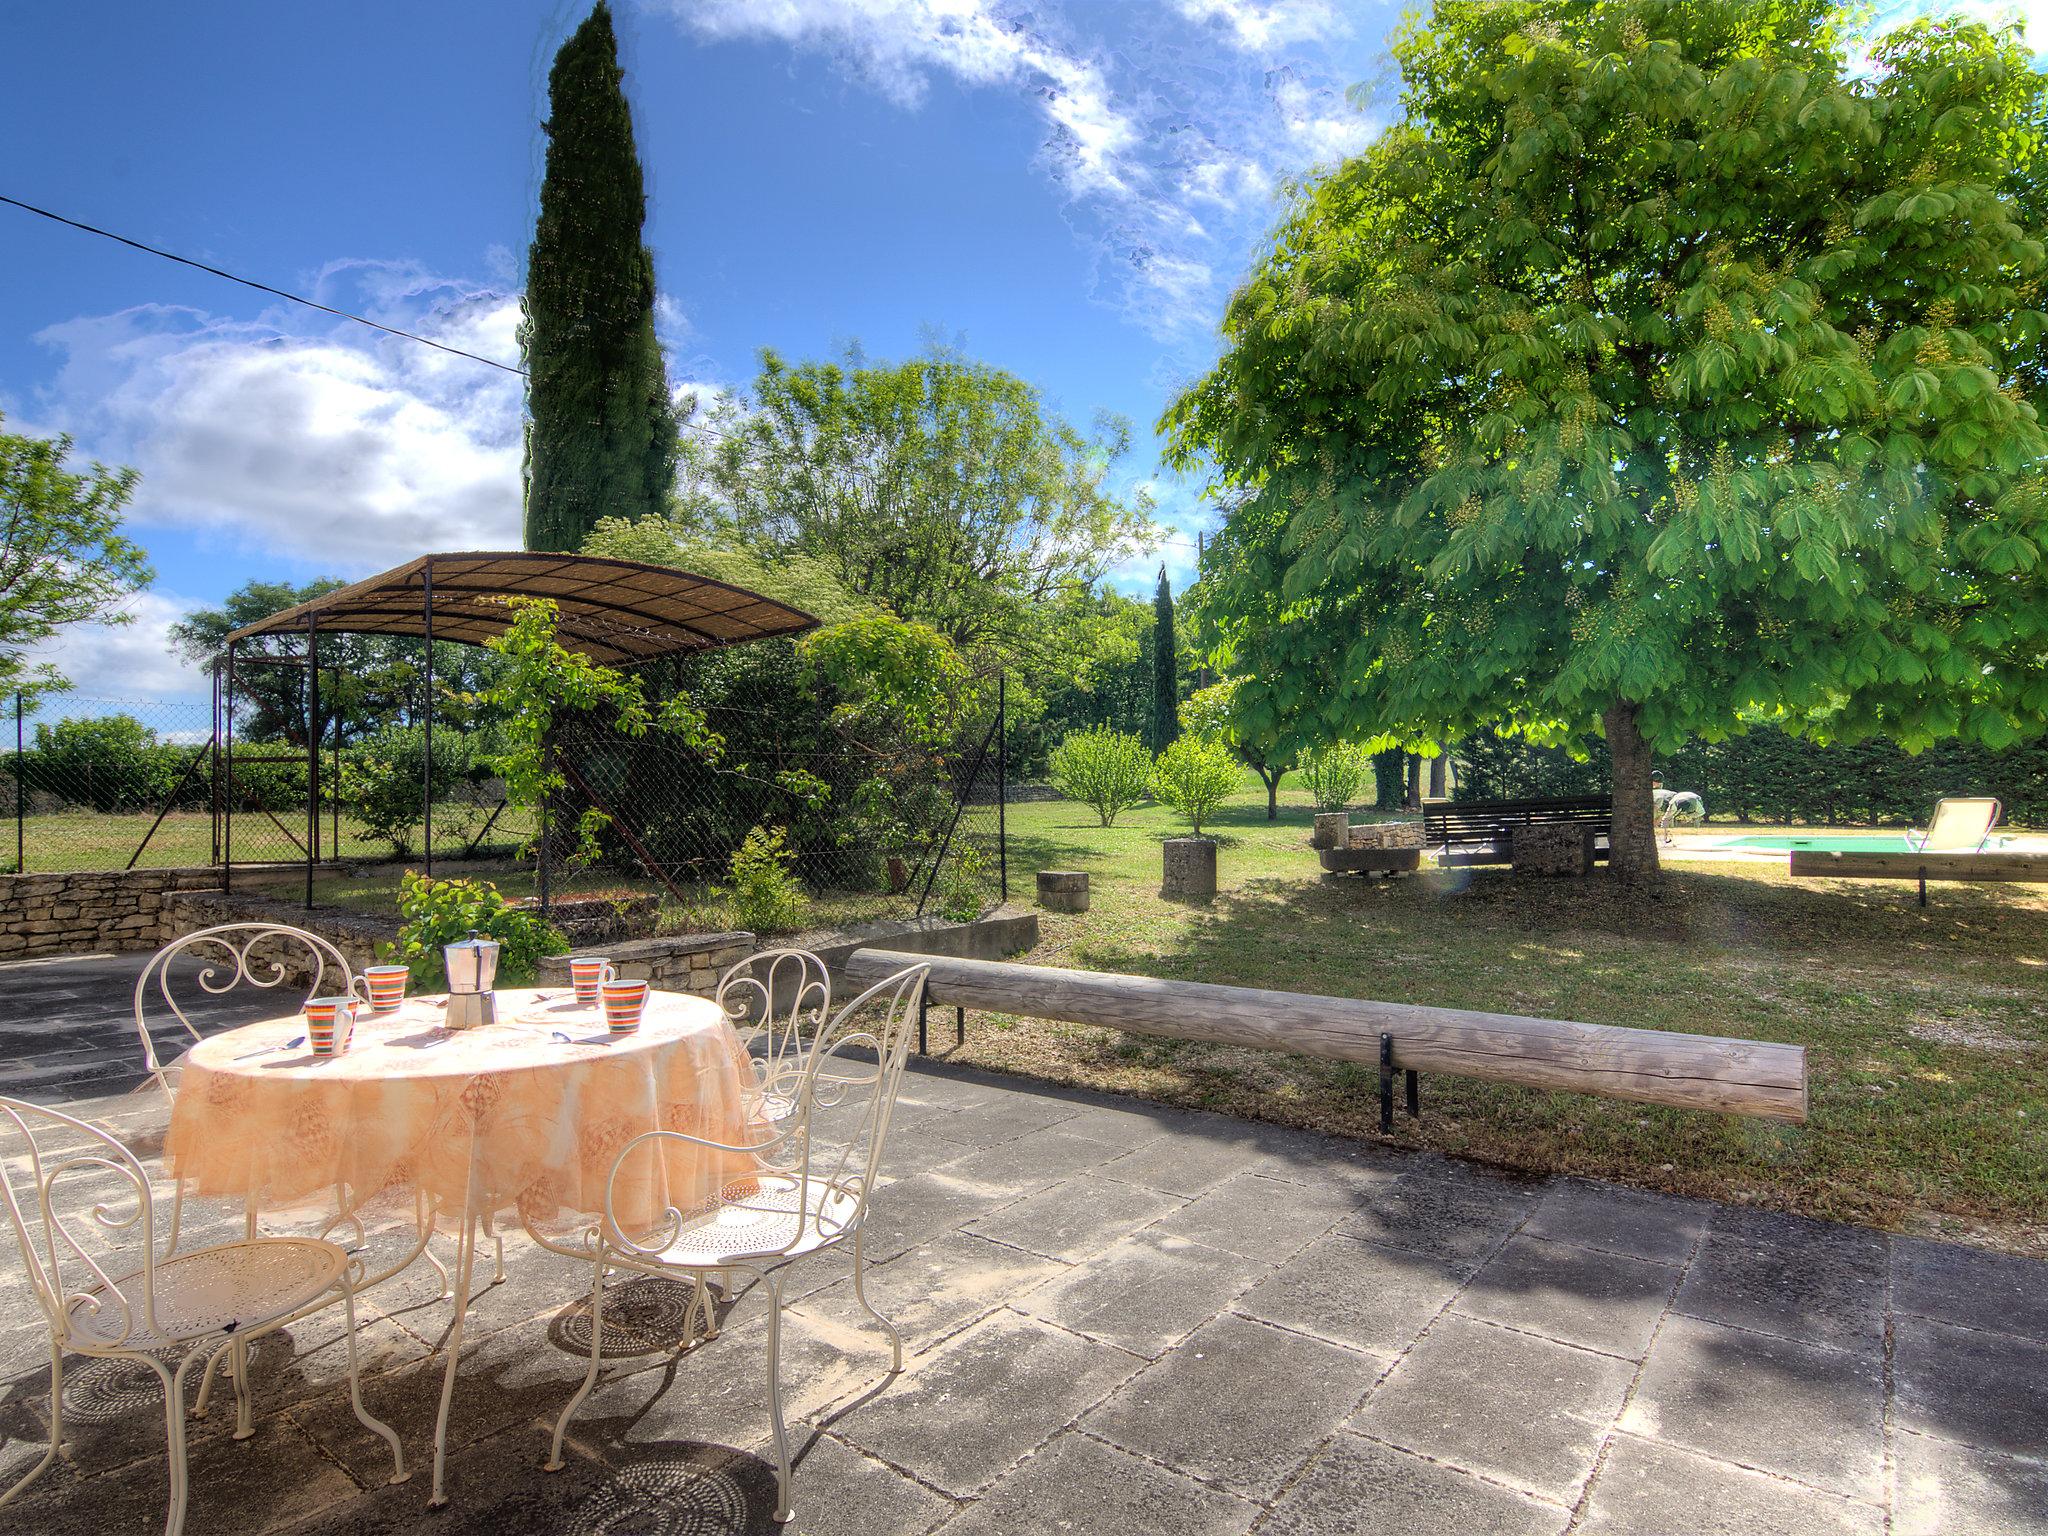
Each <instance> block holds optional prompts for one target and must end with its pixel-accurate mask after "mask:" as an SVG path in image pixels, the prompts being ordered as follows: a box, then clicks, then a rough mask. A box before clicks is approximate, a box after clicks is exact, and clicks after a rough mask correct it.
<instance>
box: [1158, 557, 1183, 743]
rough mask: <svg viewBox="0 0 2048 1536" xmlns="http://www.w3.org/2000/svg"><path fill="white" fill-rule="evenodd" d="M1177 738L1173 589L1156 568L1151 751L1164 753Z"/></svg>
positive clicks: (1177, 674)
mask: <svg viewBox="0 0 2048 1536" xmlns="http://www.w3.org/2000/svg"><path fill="white" fill-rule="evenodd" d="M1178 735H1180V656H1179V655H1178V653H1177V652H1176V651H1175V649H1174V643H1173V588H1172V587H1170V586H1168V585H1167V584H1166V567H1165V566H1163V565H1162V566H1160V567H1159V590H1158V591H1157V592H1155V593H1153V594H1152V750H1153V751H1154V752H1164V751H1165V750H1166V749H1167V747H1168V746H1169V745H1171V744H1172V742H1173V739H1174V738H1175V737H1176V736H1178Z"/></svg>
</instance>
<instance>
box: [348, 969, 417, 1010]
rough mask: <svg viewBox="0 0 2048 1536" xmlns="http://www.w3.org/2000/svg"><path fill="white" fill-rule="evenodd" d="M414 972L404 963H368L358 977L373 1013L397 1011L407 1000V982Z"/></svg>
mask: <svg viewBox="0 0 2048 1536" xmlns="http://www.w3.org/2000/svg"><path fill="white" fill-rule="evenodd" d="M411 979H412V972H411V971H409V970H407V969H406V968H405V967H404V966H402V965H368V966H364V967H363V974H362V975H360V976H358V977H357V978H356V982H357V984H358V985H359V986H360V987H361V988H362V990H363V992H364V994H365V995H366V996H367V997H368V998H369V1001H370V1012H372V1013H395V1012H397V1010H398V1007H399V1005H400V1004H401V1003H403V1002H404V1001H405V984H406V982H408V981H409V980H411Z"/></svg>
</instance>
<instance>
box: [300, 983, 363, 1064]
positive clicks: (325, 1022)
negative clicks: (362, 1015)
mask: <svg viewBox="0 0 2048 1536" xmlns="http://www.w3.org/2000/svg"><path fill="white" fill-rule="evenodd" d="M356 1007H357V1003H356V999H355V997H354V996H353V995H351V996H348V997H309V998H307V999H306V1044H307V1045H308V1046H310V1047H311V1048H312V1051H313V1054H314V1055H315V1056H338V1055H340V1054H341V1053H342V1052H343V1051H345V1050H347V1049H348V1037H349V1034H350V1032H351V1031H353V1030H354V1028H355V1022H356Z"/></svg>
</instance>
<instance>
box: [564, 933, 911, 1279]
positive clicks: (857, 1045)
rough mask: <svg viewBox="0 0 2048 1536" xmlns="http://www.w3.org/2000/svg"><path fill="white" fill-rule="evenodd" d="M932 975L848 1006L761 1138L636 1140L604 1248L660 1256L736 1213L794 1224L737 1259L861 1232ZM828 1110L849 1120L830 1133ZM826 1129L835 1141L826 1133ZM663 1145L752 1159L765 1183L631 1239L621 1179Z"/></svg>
mask: <svg viewBox="0 0 2048 1536" xmlns="http://www.w3.org/2000/svg"><path fill="white" fill-rule="evenodd" d="M928 974H929V967H927V966H922V965H913V966H907V967H905V968H904V969H903V970H901V971H898V972H896V974H894V975H893V976H886V977H884V978H883V979H882V980H880V981H878V982H876V983H875V984H874V985H873V986H871V987H869V988H868V989H867V990H866V991H865V992H863V993H861V994H860V996H858V997H856V998H854V999H853V1001H852V1002H850V1003H847V1004H846V1005H845V1006H844V1007H842V1008H841V1009H839V1011H838V1012H837V1013H835V1014H834V1015H833V1016H832V1019H831V1021H830V1022H829V1023H827V1024H826V1025H825V1026H824V1027H823V1028H822V1029H821V1030H820V1031H819V1032H818V1034H817V1037H816V1039H815V1040H813V1041H812V1042H811V1045H810V1048H809V1050H808V1051H807V1053H806V1054H805V1057H804V1066H803V1071H802V1074H801V1076H800V1077H799V1078H798V1080H797V1084H796V1091H795V1097H794V1102H793V1104H792V1106H791V1109H790V1111H789V1113H788V1114H787V1115H786V1116H784V1117H783V1118H782V1119H781V1120H779V1121H770V1122H768V1128H767V1130H766V1131H765V1133H764V1134H763V1136H762V1137H761V1139H760V1140H758V1141H755V1142H752V1143H748V1144H745V1145H740V1144H735V1143H726V1142H717V1141H711V1140H709V1139H707V1138H704V1137H701V1136H692V1135H690V1134H689V1133H687V1132H684V1131H647V1132H645V1133H643V1134H641V1135H639V1136H636V1137H635V1138H634V1139H633V1140H632V1141H630V1142H628V1143H627V1144H626V1146H625V1148H624V1149H623V1150H622V1151H621V1152H620V1153H619V1156H618V1159H617V1161H616V1162H614V1164H613V1165H612V1173H611V1178H610V1180H609V1182H608V1183H607V1185H606V1189H605V1215H604V1226H603V1228H602V1232H601V1236H602V1238H603V1240H604V1242H605V1243H607V1244H608V1245H610V1246H611V1247H612V1248H613V1249H614V1250H616V1251H617V1252H618V1253H619V1254H620V1255H622V1256H626V1257H629V1258H655V1257H658V1256H659V1255H660V1254H662V1253H664V1252H665V1251H667V1250H668V1249H669V1248H670V1247H671V1246H672V1245H673V1244H674V1242H675V1240H676V1237H677V1235H678V1234H679V1233H680V1232H681V1231H682V1230H683V1228H684V1227H685V1226H686V1225H687V1224H689V1223H691V1222H692V1221H693V1220H702V1219H703V1218H705V1217H707V1216H711V1215H714V1214H715V1213H716V1212H717V1211H718V1210H719V1209H721V1208H727V1207H730V1208H733V1209H735V1210H737V1211H740V1212H758V1213H761V1214H764V1215H765V1214H770V1213H780V1214H784V1215H786V1216H787V1217H789V1218H790V1219H789V1221H788V1222H786V1223H781V1224H777V1225H776V1227H775V1229H774V1230H775V1232H776V1235H777V1236H778V1237H779V1238H780V1241H778V1242H776V1243H774V1244H772V1245H769V1246H766V1247H755V1248H752V1249H748V1250H746V1251H745V1253H744V1254H743V1255H742V1254H738V1253H736V1254H735V1255H734V1257H736V1258H737V1257H746V1258H751V1259H754V1260H756V1261H761V1260H767V1261H771V1262H772V1261H773V1260H774V1259H776V1258H777V1257H779V1256H782V1255H786V1254H789V1253H793V1252H797V1251H805V1250H809V1249H811V1248H815V1247H818V1246H821V1245H823V1244H830V1243H833V1242H836V1241H837V1240H838V1239H839V1238H840V1237H842V1236H844V1235H846V1234H847V1233H850V1232H852V1231H853V1230H854V1229H856V1228H857V1227H858V1226H859V1225H860V1221H861V1218H862V1217H863V1216H864V1215H865V1214H866V1211H867V1200H868V1193H869V1191H870V1190H871V1189H872V1188H873V1185H874V1178H875V1174H876V1172H877V1170H878V1169H879V1168H880V1166H881V1159H882V1149H883V1146H884V1144H885V1142H886V1140H887V1137H888V1131H889V1120H890V1116H891V1115H892V1113H893V1112H894V1109H895V1104H896V1094H897V1091H898V1089H899V1088H900V1087H901V1085H902V1081H903V1072H904V1068H905V1065H906V1064H907V1062H908V1061H909V1056H910V1040H911V1036H912V1034H913V1033H914V1032H915V1031H916V1028H917V1008H918V1003H919V1001H920V1000H921V999H922V997H923V995H924V986H925V977H926V976H927V975H928ZM821 1111H822V1112H824V1113H825V1114H828V1115H836V1116H837V1117H838V1121H839V1123H837V1124H835V1125H833V1126H831V1127H829V1128H821V1126H820V1124H819V1121H820V1112H821ZM821 1129H825V1131H826V1134H823V1135H821V1134H820V1131H821ZM662 1141H682V1142H689V1143H692V1144H694V1145H697V1146H702V1147H707V1148H710V1149H712V1150H714V1151H722V1152H746V1153H751V1154H752V1155H753V1157H754V1159H755V1162H756V1163H757V1164H758V1165H759V1167H760V1170H761V1173H762V1178H760V1179H759V1180H741V1181H737V1182H736V1183H735V1184H733V1185H729V1186H727V1188H725V1189H723V1190H721V1191H719V1192H718V1193H717V1194H716V1195H715V1196H714V1197H713V1200H712V1203H711V1205H710V1206H709V1207H708V1208H706V1209H700V1210H698V1211H681V1210H677V1209H673V1208H671V1209H670V1210H668V1211H667V1212H665V1213H664V1216H663V1219H662V1221H661V1223H660V1224H659V1226H658V1227H657V1228H656V1229H655V1230H653V1231H652V1232H643V1233H638V1234H635V1233H629V1232H628V1231H626V1230H625V1229H624V1228H623V1227H622V1226H621V1224H620V1222H619V1220H618V1206H617V1204H616V1202H615V1200H614V1193H615V1191H616V1189H617V1186H618V1180H619V1175H620V1173H621V1172H622V1171H623V1170H624V1169H625V1168H626V1167H627V1164H628V1160H629V1159H631V1158H633V1157H634V1156H635V1154H636V1153H637V1154H641V1155H643V1156H644V1155H650V1154H652V1153H654V1152H656V1151H657V1150H658V1147H657V1144H658V1143H660V1142H662Z"/></svg>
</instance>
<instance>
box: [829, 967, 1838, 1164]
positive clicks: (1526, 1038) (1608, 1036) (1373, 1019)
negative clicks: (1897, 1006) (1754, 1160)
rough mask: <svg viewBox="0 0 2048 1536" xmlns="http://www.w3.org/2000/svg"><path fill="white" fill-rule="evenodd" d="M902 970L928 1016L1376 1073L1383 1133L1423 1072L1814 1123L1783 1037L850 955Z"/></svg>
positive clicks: (870, 975)
mask: <svg viewBox="0 0 2048 1536" xmlns="http://www.w3.org/2000/svg"><path fill="white" fill-rule="evenodd" d="M907 965H925V966H929V967H930V968H931V969H930V977H929V980H928V981H927V983H926V987H925V1001H926V1002H927V1003H928V1004H929V1005H931V1006H933V1007H948V1008H955V1009H966V1008H980V1009H987V1010H990V1011H993V1012H996V1013H1008V1014H1016V1015H1019V1016H1021V1017H1024V1018H1036V1019H1057V1020H1062V1021H1064V1022H1066V1023H1070V1024H1099V1025H1104V1026H1107V1027H1108V1028H1111V1029H1121V1030H1126V1031H1128V1032H1129V1033H1131V1034H1136V1035H1152V1036H1156V1037H1161V1038H1165V1039H1169V1040H1203V1041H1208V1042H1210V1043H1212V1044H1216V1045H1237V1046H1250V1047H1252V1048H1255V1049H1263V1050H1273V1051H1291V1052H1295V1053H1297V1054H1300V1055H1303V1056H1318V1057H1322V1058H1324V1059H1325V1060H1331V1061H1351V1062H1358V1063H1361V1064H1365V1065H1372V1064H1377V1065H1378V1067H1379V1069H1380V1125H1381V1128H1382V1129H1383V1130H1384V1129H1387V1128H1388V1126H1389V1124H1390V1122H1391V1119H1392V1116H1393V1078H1394V1074H1395V1073H1396V1072H1404V1073H1406V1074H1408V1111H1409V1113H1410V1114H1413V1113H1415V1111H1416V1107H1417V1099H1416V1089H1415V1077H1414V1075H1415V1074H1416V1073H1418V1072H1442V1073H1448V1074H1451V1075H1454V1076H1458V1077H1475V1078H1482V1079H1485V1080H1488V1081H1491V1082H1498V1083H1519V1084H1521V1085H1523V1086H1525V1087H1530V1088H1561V1089H1567V1090H1569V1091H1572V1092H1575V1093H1592V1094H1599V1095H1601V1096H1602V1097H1605V1098H1610V1099H1627V1100H1630V1101H1632V1102H1634V1103H1638V1104H1669V1105H1674V1106H1677V1107H1679V1108H1682V1109H1711V1110H1718V1111H1720V1112H1721V1113H1723V1114H1731V1115H1756V1116H1759V1117H1761V1118H1763V1119H1767V1120H1789V1121H1791V1122H1793V1123H1795V1124H1797V1123H1800V1122H1802V1121H1804V1120H1805V1119H1806V1110H1807V1088H1806V1048H1805V1047H1804V1046H1798V1045H1783V1044H1779V1043H1777V1042H1775V1041H1764V1040H1731V1039H1723V1038H1720V1037H1718V1036H1713V1035H1683V1034H1678V1033H1676V1032H1674V1031H1667V1030H1657V1029H1633V1028H1629V1027H1627V1026H1625V1025H1618V1024H1580V1023H1574V1022H1572V1021H1570V1020H1566V1019H1532V1018H1522V1017H1519V1016H1516V1015H1513V1014H1500V1013H1474V1012H1470V1011H1468V1010H1464V1009H1457V1008H1432V1007H1427V1006H1424V1005H1422V1004H1419V1003H1381V1002H1370V1001H1367V1000H1365V999H1363V998H1349V997H1317V996H1312V995H1309V994H1307V993H1301V992H1275V991H1270V990H1267V989H1265V988H1259V987H1227V986H1219V985H1216V984H1214V983H1211V982H1199V981H1163V980H1160V979H1158V978H1156V977H1152V976H1120V975H1115V974H1112V973H1109V972H1103V971H1070V970H1062V969H1058V968H1055V967H1052V966H1040V965H1016V964H1012V963H1010V962H1007V961H996V960H968V959H961V958H956V957H954V956H951V955H912V954H904V953H901V952H898V951H893V950H887V949H857V950H855V951H854V952H853V953H852V954H851V955H849V956H847V957H846V962H845V975H846V978H847V980H848V981H850V982H851V983H852V984H853V985H854V986H855V987H863V986H868V985H870V984H872V983H874V982H876V981H880V980H881V979H882V978H883V977H885V976H890V975H893V974H894V973H895V972H897V971H899V970H901V969H902V968H903V967H904V966H907Z"/></svg>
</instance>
